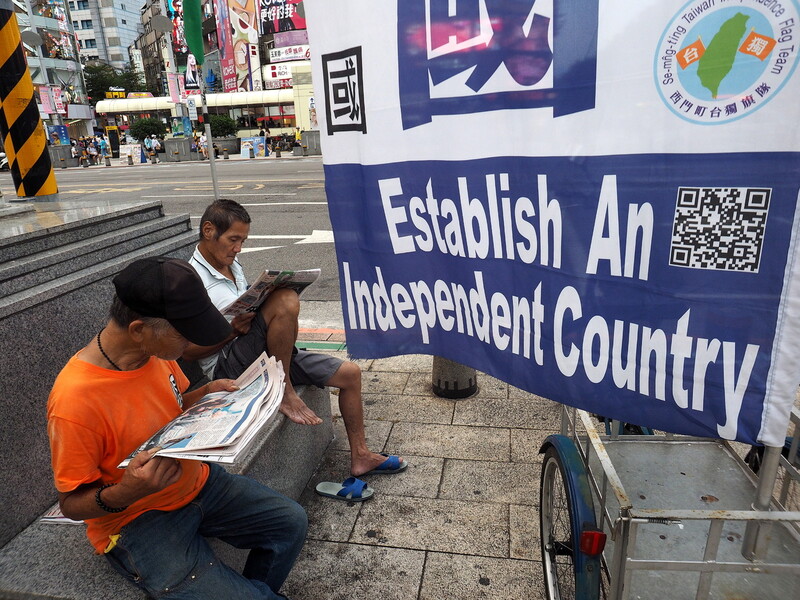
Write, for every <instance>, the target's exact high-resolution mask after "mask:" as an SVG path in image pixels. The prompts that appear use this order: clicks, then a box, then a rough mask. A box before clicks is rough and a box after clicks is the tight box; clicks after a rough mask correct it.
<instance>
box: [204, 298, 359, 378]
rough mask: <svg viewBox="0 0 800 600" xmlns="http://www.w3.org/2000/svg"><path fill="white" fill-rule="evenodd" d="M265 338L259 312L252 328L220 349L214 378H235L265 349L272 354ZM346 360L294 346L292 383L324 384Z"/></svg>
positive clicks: (264, 330)
mask: <svg viewBox="0 0 800 600" xmlns="http://www.w3.org/2000/svg"><path fill="white" fill-rule="evenodd" d="M266 339H267V324H266V323H265V322H264V317H263V316H262V315H261V313H259V314H257V315H256V318H255V319H253V324H252V325H251V326H250V331H248V332H247V333H246V334H244V335H240V336H239V337H237V338H236V339H234V340H232V341H231V342H230V343H229V344H228V345H227V346H225V347H224V348H223V349H222V350H220V353H219V358H218V359H217V366H216V367H215V368H214V379H236V378H237V377H238V376H239V375H241V374H242V373H243V372H244V370H245V369H246V368H247V367H249V366H250V365H251V364H253V361H254V360H255V359H256V358H258V357H259V355H260V354H261V353H262V352H264V351H266V353H267V354H269V353H270V352H269V348H267V347H266V346H267V345H266V341H265V340H266ZM343 362H344V361H343V360H341V359H340V358H336V357H333V356H328V355H327V354H319V353H318V352H309V351H307V350H298V349H297V348H295V349H294V351H293V353H292V364H291V365H290V367H289V380H290V381H291V382H292V385H315V386H317V387H319V388H322V387H325V384H326V383H327V382H328V380H330V378H331V377H333V375H334V373H336V371H338V370H339V367H340V366H342V363H343ZM285 367H286V365H284V368H285Z"/></svg>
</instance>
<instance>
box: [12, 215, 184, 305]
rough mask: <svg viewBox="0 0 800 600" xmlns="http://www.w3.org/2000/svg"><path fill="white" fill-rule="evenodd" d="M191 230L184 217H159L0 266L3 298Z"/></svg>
mask: <svg viewBox="0 0 800 600" xmlns="http://www.w3.org/2000/svg"><path fill="white" fill-rule="evenodd" d="M190 230H191V223H190V221H189V219H187V218H186V217H185V216H176V217H158V218H155V219H149V220H147V221H144V222H142V223H137V224H135V225H129V226H127V227H122V228H120V229H116V230H114V231H111V232H108V233H104V234H101V235H96V236H93V237H88V238H86V239H83V240H80V241H77V242H72V243H69V244H65V245H63V246H59V247H57V248H52V249H50V250H46V251H43V252H38V253H36V254H32V255H30V256H25V257H21V258H19V259H16V260H12V261H9V262H8V263H5V264H3V265H2V266H0V298H2V297H5V296H9V295H11V294H14V293H18V292H21V291H23V290H25V289H28V288H31V287H35V286H36V285H39V284H42V283H48V282H51V281H53V280H55V279H57V278H59V277H63V276H66V275H69V274H70V273H74V272H76V271H80V270H81V269H85V268H88V267H91V266H92V265H96V264H97V263H98V262H103V261H106V260H110V259H114V258H116V257H119V256H122V255H124V254H127V253H128V252H132V251H134V250H136V249H137V248H144V247H147V246H150V245H153V244H156V243H158V242H161V241H164V240H167V239H170V238H173V237H176V236H180V235H182V234H184V233H186V232H187V231H190ZM195 235H196V234H195Z"/></svg>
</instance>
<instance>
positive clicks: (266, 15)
mask: <svg viewBox="0 0 800 600" xmlns="http://www.w3.org/2000/svg"><path fill="white" fill-rule="evenodd" d="M258 1H259V2H260V4H261V33H264V34H266V33H278V32H281V31H293V30H295V29H305V28H306V16H305V7H304V6H303V0H258Z"/></svg>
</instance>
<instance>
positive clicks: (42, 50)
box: [13, 0, 94, 144]
mask: <svg viewBox="0 0 800 600" xmlns="http://www.w3.org/2000/svg"><path fill="white" fill-rule="evenodd" d="M13 1H14V10H15V13H16V17H17V23H18V24H19V28H20V37H21V38H22V47H23V49H24V51H25V56H26V60H27V62H28V69H29V71H30V74H31V79H32V81H33V85H34V93H35V95H36V101H37V104H38V106H39V116H40V117H41V119H42V122H43V123H44V124H45V125H46V126H47V127H48V139H50V140H51V142H52V143H56V142H57V143H59V144H60V143H64V142H66V143H69V138H70V137H73V138H78V137H80V136H83V135H90V134H91V133H92V132H93V125H94V111H93V110H92V107H91V106H90V105H89V102H88V98H87V97H86V86H85V84H84V81H83V71H82V67H81V63H80V60H79V55H78V45H77V41H76V37H75V33H74V31H73V29H72V24H71V22H70V18H69V11H68V10H67V5H66V0H13Z"/></svg>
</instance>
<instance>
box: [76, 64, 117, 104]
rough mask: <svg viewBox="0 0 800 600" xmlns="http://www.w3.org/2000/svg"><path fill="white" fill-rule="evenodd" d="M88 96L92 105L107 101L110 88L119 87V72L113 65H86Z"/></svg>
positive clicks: (85, 77) (84, 69)
mask: <svg viewBox="0 0 800 600" xmlns="http://www.w3.org/2000/svg"><path fill="white" fill-rule="evenodd" d="M83 78H84V80H85V81H86V94H87V95H88V96H89V98H90V99H91V103H92V104H97V103H98V102H99V101H100V100H103V99H105V97H106V92H107V91H108V88H110V87H113V86H116V85H117V71H116V69H114V67H112V66H111V65H102V64H97V65H86V66H85V67H84V68H83Z"/></svg>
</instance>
